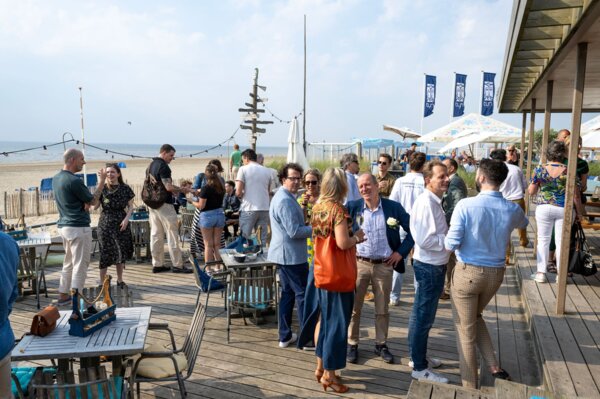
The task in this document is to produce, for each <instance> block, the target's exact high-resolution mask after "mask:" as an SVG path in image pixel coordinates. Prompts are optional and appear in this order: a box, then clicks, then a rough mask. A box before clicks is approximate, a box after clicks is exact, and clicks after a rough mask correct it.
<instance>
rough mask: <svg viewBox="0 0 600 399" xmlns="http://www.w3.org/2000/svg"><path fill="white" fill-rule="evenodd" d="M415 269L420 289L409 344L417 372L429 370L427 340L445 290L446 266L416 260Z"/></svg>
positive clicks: (412, 314) (413, 314)
mask: <svg viewBox="0 0 600 399" xmlns="http://www.w3.org/2000/svg"><path fill="white" fill-rule="evenodd" d="M413 269H414V271H415V279H416V280H417V283H418V285H419V289H417V290H416V291H415V303H414V304H413V309H412V313H411V314H410V320H409V322H408V344H409V346H410V357H411V359H412V361H413V362H414V367H413V369H414V370H415V371H421V370H425V369H426V368H427V359H426V355H427V340H428V338H429V330H430V329H431V326H432V325H433V322H434V321H435V314H436V312H437V307H438V302H439V299H440V295H441V294H442V291H443V289H444V281H445V278H446V265H430V264H428V263H423V262H420V261H418V260H416V259H415V260H414V264H413Z"/></svg>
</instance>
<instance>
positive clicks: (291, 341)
mask: <svg viewBox="0 0 600 399" xmlns="http://www.w3.org/2000/svg"><path fill="white" fill-rule="evenodd" d="M297 339H298V336H297V335H296V334H294V333H292V338H290V339H288V340H287V341H283V342H281V341H280V342H279V347H280V348H287V347H288V346H290V345H291V344H293V343H294V342H296V340H297Z"/></svg>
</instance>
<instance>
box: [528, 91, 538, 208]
mask: <svg viewBox="0 0 600 399" xmlns="http://www.w3.org/2000/svg"><path fill="white" fill-rule="evenodd" d="M531 109H532V110H534V111H533V112H531V113H530V114H529V115H530V119H529V140H528V141H529V143H528V144H527V169H526V172H527V173H526V174H525V176H526V177H525V181H526V182H528V181H530V180H531V168H532V166H533V136H534V135H535V110H536V108H535V98H532V99H531ZM525 194H526V195H525V214H526V215H529V202H530V201H529V200H530V195H529V191H526V192H525Z"/></svg>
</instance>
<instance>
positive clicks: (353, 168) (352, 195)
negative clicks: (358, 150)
mask: <svg viewBox="0 0 600 399" xmlns="http://www.w3.org/2000/svg"><path fill="white" fill-rule="evenodd" d="M340 166H341V167H342V169H343V170H344V173H346V182H347V183H348V195H347V196H346V200H345V201H344V205H346V204H347V203H348V202H350V201H356V200H359V199H361V196H360V192H359V191H358V184H357V183H356V177H357V175H358V172H359V171H360V163H359V162H358V155H356V154H353V153H348V154H344V155H342V159H340Z"/></svg>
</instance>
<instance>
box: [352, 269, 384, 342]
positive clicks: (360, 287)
mask: <svg viewBox="0 0 600 399" xmlns="http://www.w3.org/2000/svg"><path fill="white" fill-rule="evenodd" d="M357 266H358V276H357V278H356V292H355V296H354V308H353V309H352V318H351V319H350V326H349V327H348V331H349V332H348V343H349V344H350V345H358V338H359V336H360V314H361V311H362V306H363V303H364V301H365V294H366V293H367V288H368V287H369V284H371V285H372V286H373V294H374V295H375V343H376V344H377V345H382V344H385V342H386V341H387V335H388V326H389V324H390V313H389V311H388V306H389V301H390V292H391V291H392V276H393V271H394V269H393V268H392V267H391V266H388V265H386V264H385V263H381V264H377V265H373V264H371V263H367V262H363V261H361V260H358V261H357Z"/></svg>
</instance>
